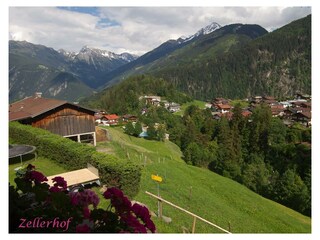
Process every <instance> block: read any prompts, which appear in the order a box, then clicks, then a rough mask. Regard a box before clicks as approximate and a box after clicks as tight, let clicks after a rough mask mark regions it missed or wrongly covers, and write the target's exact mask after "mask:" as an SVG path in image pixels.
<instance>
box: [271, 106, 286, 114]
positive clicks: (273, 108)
mask: <svg viewBox="0 0 320 240" xmlns="http://www.w3.org/2000/svg"><path fill="white" fill-rule="evenodd" d="M270 108H271V113H272V117H282V116H283V115H284V110H285V108H284V107H283V105H281V104H273V105H271V106H270Z"/></svg>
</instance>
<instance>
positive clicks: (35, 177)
mask: <svg viewBox="0 0 320 240" xmlns="http://www.w3.org/2000/svg"><path fill="white" fill-rule="evenodd" d="M26 178H27V179H29V180H31V181H34V182H35V183H42V182H45V181H48V178H47V177H46V176H44V175H43V174H42V173H41V172H38V171H30V172H29V173H27V175H26Z"/></svg>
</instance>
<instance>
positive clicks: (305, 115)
mask: <svg viewBox="0 0 320 240" xmlns="http://www.w3.org/2000/svg"><path fill="white" fill-rule="evenodd" d="M296 115H298V116H301V117H305V118H308V119H311V112H299V113H296Z"/></svg>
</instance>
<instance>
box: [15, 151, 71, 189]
mask: <svg viewBox="0 0 320 240" xmlns="http://www.w3.org/2000/svg"><path fill="white" fill-rule="evenodd" d="M29 163H30V164H32V165H34V166H35V167H36V170H37V171H39V172H42V173H43V174H44V175H46V176H51V175H55V174H59V173H63V172H66V170H65V169H64V168H62V167H60V166H59V165H57V164H56V163H54V162H53V161H51V160H49V159H47V158H44V157H41V156H38V157H37V159H35V158H34V157H33V155H27V156H24V157H23V162H22V166H23V167H26V166H28V164H29ZM19 167H21V162H20V159H18V158H16V159H10V162H9V182H10V183H11V184H14V179H15V177H16V171H15V168H19Z"/></svg>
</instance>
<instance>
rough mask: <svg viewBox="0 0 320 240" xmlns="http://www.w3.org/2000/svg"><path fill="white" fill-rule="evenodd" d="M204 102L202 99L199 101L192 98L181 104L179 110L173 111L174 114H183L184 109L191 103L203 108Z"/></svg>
mask: <svg viewBox="0 0 320 240" xmlns="http://www.w3.org/2000/svg"><path fill="white" fill-rule="evenodd" d="M205 104H206V103H205V102H203V101H199V100H193V101H192V102H187V103H184V104H182V105H181V110H180V111H178V112H175V113H174V114H175V115H178V116H183V115H184V111H185V110H186V109H187V108H188V107H189V106H191V105H195V106H197V107H199V108H201V109H204V108H205Z"/></svg>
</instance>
